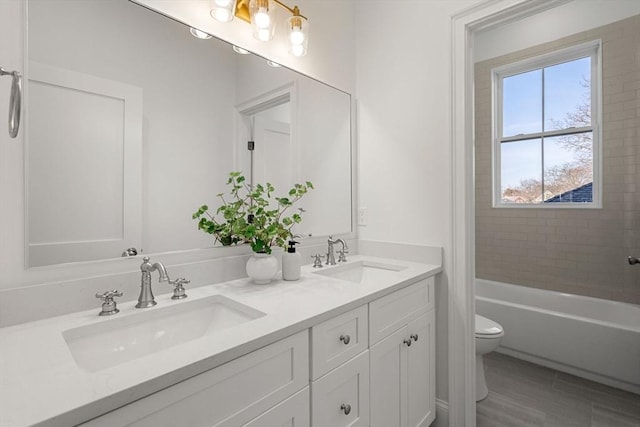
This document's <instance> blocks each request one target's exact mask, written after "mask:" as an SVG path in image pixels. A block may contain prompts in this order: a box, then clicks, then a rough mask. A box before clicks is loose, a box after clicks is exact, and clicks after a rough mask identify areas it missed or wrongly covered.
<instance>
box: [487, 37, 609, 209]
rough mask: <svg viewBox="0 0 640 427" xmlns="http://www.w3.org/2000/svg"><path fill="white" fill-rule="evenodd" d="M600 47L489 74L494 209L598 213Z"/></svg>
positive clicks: (574, 50) (562, 53)
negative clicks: (588, 210) (584, 209)
mask: <svg viewBox="0 0 640 427" xmlns="http://www.w3.org/2000/svg"><path fill="white" fill-rule="evenodd" d="M599 55H600V42H599V41H598V42H592V43H588V44H584V45H580V46H575V47H572V48H569V49H564V50H562V51H558V52H554V53H551V54H547V55H544V56H539V57H535V58H531V59H528V60H526V61H522V62H518V63H515V64H509V65H507V66H503V67H500V68H498V69H495V70H493V83H494V85H493V88H494V100H495V102H494V106H495V110H494V120H493V123H494V129H493V135H494V138H493V139H494V150H493V157H494V162H493V164H494V206H497V207H509V206H512V207H513V206H517V207H527V206H538V207H556V208H557V207H600V205H601V203H600V200H601V199H600V191H601V190H600V188H601V186H600V183H599V177H600V167H599V165H600V155H599V153H600V143H599V141H600V138H599V134H598V132H599V126H598V124H599V123H600V120H599V116H598V114H599V111H600V109H599V108H598V99H599V96H598V94H599V89H598V88H599V87H600V85H599V81H600V71H599V67H600V66H599V64H600V60H599Z"/></svg>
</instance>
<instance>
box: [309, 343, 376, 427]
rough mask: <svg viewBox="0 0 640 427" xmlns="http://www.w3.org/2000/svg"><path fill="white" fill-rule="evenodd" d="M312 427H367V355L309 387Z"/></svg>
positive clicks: (359, 357) (349, 362)
mask: <svg viewBox="0 0 640 427" xmlns="http://www.w3.org/2000/svg"><path fill="white" fill-rule="evenodd" d="M311 424H312V426H313V427H368V426H369V352H368V351H364V352H363V353H361V354H360V355H359V356H356V357H355V358H353V359H351V360H350V361H348V362H347V363H345V364H343V365H341V366H340V367H338V368H336V369H334V370H333V371H331V372H329V373H328V374H327V375H325V376H323V377H321V378H320V379H318V380H317V381H314V382H313V383H312V384H311Z"/></svg>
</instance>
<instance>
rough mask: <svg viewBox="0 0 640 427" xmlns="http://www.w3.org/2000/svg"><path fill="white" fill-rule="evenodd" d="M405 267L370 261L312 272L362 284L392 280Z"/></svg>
mask: <svg viewBox="0 0 640 427" xmlns="http://www.w3.org/2000/svg"><path fill="white" fill-rule="evenodd" d="M406 268H407V267H405V266H402V265H394V264H384V263H379V262H371V261H356V262H353V263H347V264H342V265H340V266H337V267H329V268H327V269H326V270H317V271H314V273H315V274H320V275H323V276H329V277H334V278H336V279H340V280H346V281H348V282H353V283H364V282H366V281H368V280H376V281H377V280H381V279H387V278H388V279H393V277H394V276H395V275H396V274H397V273H398V271H402V270H404V269H406Z"/></svg>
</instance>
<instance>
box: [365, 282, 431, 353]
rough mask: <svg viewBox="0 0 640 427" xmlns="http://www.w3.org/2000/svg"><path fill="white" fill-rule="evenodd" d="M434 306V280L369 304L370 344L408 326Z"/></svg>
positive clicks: (409, 287)
mask: <svg viewBox="0 0 640 427" xmlns="http://www.w3.org/2000/svg"><path fill="white" fill-rule="evenodd" d="M432 304H433V278H431V277H430V278H429V279H425V280H421V281H419V282H417V283H414V284H413V285H411V286H407V287H406V288H403V289H400V290H399V291H396V292H393V293H391V294H389V295H386V296H383V297H382V298H378V299H377V300H375V301H372V302H371V303H370V304H369V344H370V345H371V344H375V343H377V342H378V341H380V340H381V339H383V338H384V337H386V336H387V335H389V334H390V333H392V332H394V331H397V330H398V329H400V328H402V327H404V326H406V325H407V324H408V323H409V322H410V321H412V320H414V319H416V318H418V316H420V315H421V314H422V313H425V312H426V311H427V310H429V308H430V307H431V306H432Z"/></svg>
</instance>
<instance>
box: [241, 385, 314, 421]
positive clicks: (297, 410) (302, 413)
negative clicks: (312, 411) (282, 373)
mask: <svg viewBox="0 0 640 427" xmlns="http://www.w3.org/2000/svg"><path fill="white" fill-rule="evenodd" d="M242 427H309V387H305V388H304V389H303V390H301V391H299V392H298V393H296V394H294V395H293V396H291V397H290V398H288V399H287V400H285V401H284V402H282V403H280V404H278V405H276V406H275V407H273V408H271V409H269V410H268V411H267V412H265V413H264V414H262V415H260V416H259V417H257V418H254V419H253V420H251V421H249V422H248V423H247V424H243V425H242Z"/></svg>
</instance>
